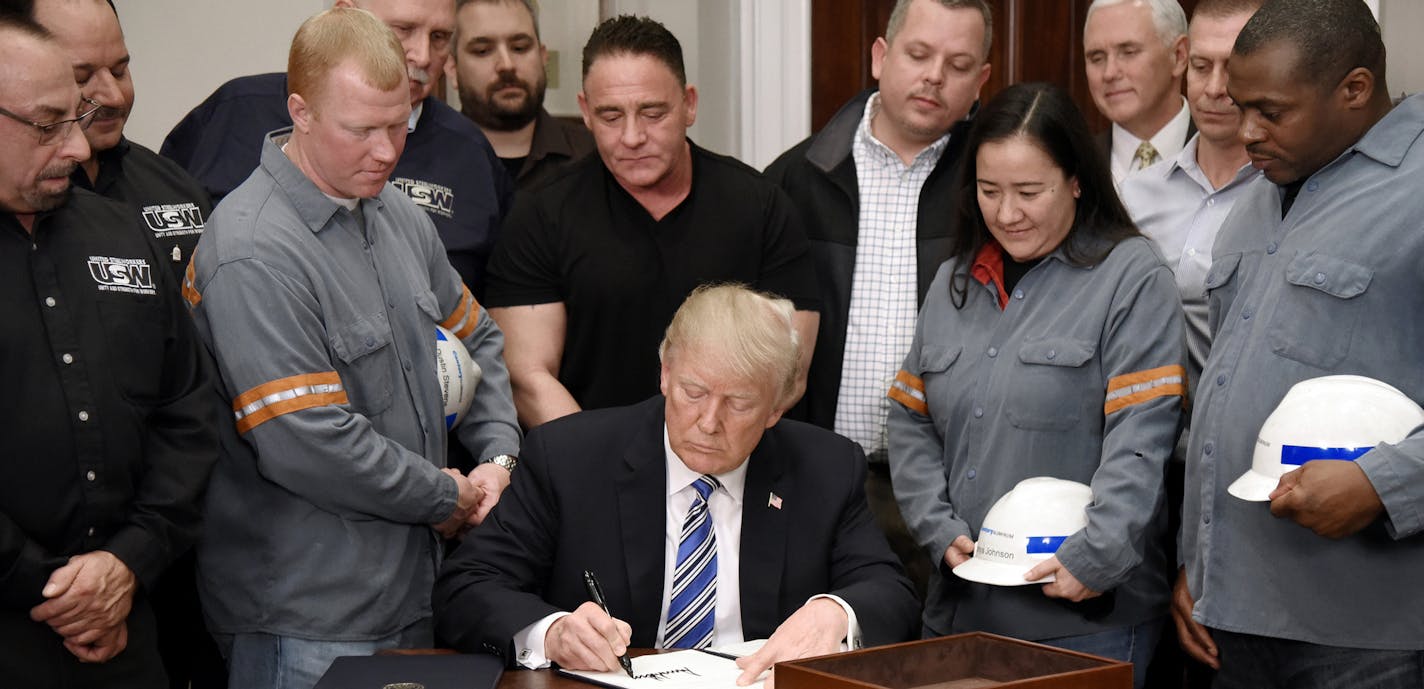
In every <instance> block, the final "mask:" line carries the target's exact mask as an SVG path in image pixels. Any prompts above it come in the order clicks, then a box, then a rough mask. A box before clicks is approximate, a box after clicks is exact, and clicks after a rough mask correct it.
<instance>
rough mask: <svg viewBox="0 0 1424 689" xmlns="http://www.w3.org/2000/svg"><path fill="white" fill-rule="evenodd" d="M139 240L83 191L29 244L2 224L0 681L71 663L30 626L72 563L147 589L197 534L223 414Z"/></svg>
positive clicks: (122, 215)
mask: <svg viewBox="0 0 1424 689" xmlns="http://www.w3.org/2000/svg"><path fill="white" fill-rule="evenodd" d="M148 234H149V233H148V232H147V231H146V230H144V229H141V228H140V227H139V226H136V225H135V218H134V216H133V213H132V211H131V210H130V209H129V207H128V206H126V205H125V204H122V203H118V202H115V201H110V200H107V199H103V198H101V197H99V196H96V195H94V194H91V193H89V192H86V191H83V190H76V191H75V192H74V193H73V195H72V196H71V197H70V200H69V201H68V202H67V203H66V204H65V205H64V206H62V207H61V208H59V209H57V210H54V211H51V212H48V213H44V214H41V215H40V216H39V217H38V218H37V219H36V222H35V233H34V235H33V237H31V236H30V235H29V234H27V233H26V232H25V230H24V228H23V227H22V226H21V225H20V224H19V222H18V221H17V220H16V219H15V217H14V216H13V215H11V214H9V213H0V318H3V319H4V321H5V323H6V326H5V327H4V328H3V329H0V369H3V370H4V371H5V374H6V375H5V378H6V381H5V382H6V386H7V394H5V395H0V602H2V603H3V604H0V638H4V639H5V640H6V641H5V643H4V644H0V676H6V677H12V671H14V672H20V670H16V668H22V669H24V672H25V673H29V672H31V671H34V672H39V671H41V670H43V671H45V672H48V671H50V670H53V671H54V672H56V673H59V672H66V673H67V672H69V670H64V669H63V668H65V667H69V664H70V663H77V661H74V660H73V658H72V657H69V655H68V652H67V651H65V650H64V649H63V647H62V645H61V641H62V639H61V638H60V637H59V636H58V635H57V634H55V633H54V632H52V631H50V629H49V627H48V626H47V625H44V624H41V623H37V622H33V621H31V620H30V619H29V608H30V607H31V606H34V605H38V604H39V603H41V602H43V601H44V598H43V597H42V596H41V594H40V590H41V589H42V588H43V587H44V585H45V582H46V581H47V580H48V579H49V576H50V574H51V573H52V572H53V571H54V570H55V569H56V568H58V567H60V566H61V565H63V564H64V563H65V562H66V560H67V559H68V558H69V556H71V555H76V554H79V553H85V552H89V551H93V550H106V551H109V552H111V553H113V554H114V555H116V556H118V558H119V559H120V560H122V561H123V562H124V563H125V564H126V565H127V566H128V567H129V569H131V570H132V571H133V573H134V575H135V576H136V577H137V579H138V581H139V584H140V589H141V590H146V589H150V588H151V587H152V586H153V584H154V582H155V581H156V580H157V578H158V576H159V574H160V573H161V572H162V571H163V569H164V568H165V567H167V566H168V564H169V563H170V562H172V561H173V560H174V558H176V557H177V556H178V555H179V554H180V553H182V552H183V551H184V550H185V549H187V548H188V547H190V546H191V545H192V543H193V541H194V540H195V539H196V538H197V535H198V527H199V506H198V499H199V496H200V495H201V494H202V492H203V490H204V488H205V487H206V485H207V480H208V474H209V472H210V470H211V468H212V465H213V463H214V462H215V461H216V459H217V433H216V429H217V424H218V423H219V420H220V419H221V418H223V416H222V414H223V410H222V408H221V404H220V401H219V400H218V398H217V396H216V392H214V390H213V388H212V386H211V380H210V377H209V376H210V371H211V369H210V366H209V362H208V360H207V358H206V357H207V353H206V352H205V351H204V350H203V349H202V344H201V343H200V341H199V340H198V339H197V335H196V333H195V332H194V329H193V324H192V320H191V319H190V317H189V316H188V313H187V309H186V307H185V305H184V304H183V301H182V298H181V297H180V296H179V290H178V287H176V286H175V284H174V282H173V278H172V276H171V275H170V274H169V273H168V272H167V271H166V270H165V269H164V266H165V261H164V258H166V257H161V256H159V255H158V254H159V251H160V250H159V249H157V248H156V247H155V246H154V244H153V242H152V238H151V236H146V235H148ZM229 413H230V412H229ZM226 418H227V420H228V422H229V423H231V417H230V416H228V417H226ZM137 610H138V609H137V608H136V611H137ZM144 614H146V608H145V609H144ZM135 622H136V623H142V621H141V620H137V619H136V620H135ZM130 631H131V634H132V632H133V631H134V629H133V628H132V627H131V629H130ZM136 641H142V640H138V639H135V638H134V637H133V636H131V637H130V650H131V651H133V646H134V644H135V642H136ZM150 641H151V639H150ZM128 653H129V651H126V652H125V654H121V655H120V658H122V657H123V656H124V655H126V654H128ZM140 655H141V652H138V651H134V657H135V658H137V657H140ZM66 658H67V660H66ZM52 662H56V663H60V665H59V666H54V667H51V666H49V664H51V663H52ZM70 669H71V670H72V669H73V668H70ZM24 676H27V677H28V676H29V675H28V674H25V675H24ZM67 676H70V675H68V674H56V675H46V677H51V678H59V677H67ZM41 684H43V685H44V686H55V685H57V682H55V683H51V682H49V681H45V682H41ZM36 686H40V684H36Z"/></svg>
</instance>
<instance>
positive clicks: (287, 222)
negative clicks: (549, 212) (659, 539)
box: [183, 7, 519, 689]
mask: <svg viewBox="0 0 1424 689" xmlns="http://www.w3.org/2000/svg"><path fill="white" fill-rule="evenodd" d="M401 52H402V51H401V44H400V43H399V41H398V40H397V38H396V35H395V34H394V33H393V32H392V31H391V30H390V29H389V28H388V27H387V26H386V25H385V24H383V23H382V22H381V21H379V20H378V19H376V18H375V17H373V16H372V15H371V14H370V13H369V12H365V11H362V10H358V9H353V8H348V7H336V8H333V9H331V10H327V11H326V12H323V13H321V14H318V15H316V16H315V17H313V18H311V19H309V20H307V21H306V22H305V23H304V24H302V27H301V28H300V29H299V30H298V31H297V34H296V36H295V38H294V39H293V41H292V50H291V53H290V54H291V58H290V59H289V60H288V71H287V77H288V83H289V84H290V87H291V90H292V94H291V96H289V97H288V99H287V107H288V110H289V111H290V114H291V117H292V122H293V126H292V128H291V129H290V130H282V131H277V132H273V133H272V135H270V136H269V137H267V139H266V140H264V141H263V145H262V163H261V165H260V167H258V169H257V170H255V171H253V173H252V175H251V176H250V177H249V178H248V179H247V181H246V182H243V183H242V184H241V185H240V186H238V188H237V189H234V190H233V192H232V193H231V194H229V195H228V196H227V198H225V199H223V202H222V203H220V204H218V207H217V209H216V210H215V211H214V212H213V219H212V223H211V227H209V229H208V232H207V233H206V234H205V235H204V236H203V241H202V243H201V244H199V246H198V252H197V254H195V255H194V257H193V261H192V263H191V264H189V268H188V277H187V279H186V280H185V282H184V288H183V289H184V291H183V294H184V296H185V297H186V298H187V299H188V303H189V304H190V305H191V307H192V310H193V318H194V321H195V322H196V323H197V325H198V332H199V334H200V335H201V336H202V337H203V339H204V340H205V341H206V343H207V345H208V347H209V348H210V349H211V350H212V352H213V355H214V357H215V358H216V359H217V368H218V370H219V372H220V373H221V374H222V380H221V384H220V386H219V387H220V390H221V392H222V395H223V397H224V398H225V399H227V400H229V401H230V402H229V404H230V405H231V406H230V409H231V411H230V412H229V413H230V416H229V417H228V422H227V423H224V424H222V425H221V426H220V427H219V439H220V441H221V451H222V453H221V456H220V457H219V459H218V463H217V467H216V468H215V469H214V470H213V479H212V482H211V484H210V485H209V489H208V502H207V511H206V515H205V516H206V519H207V523H206V524H207V525H206V529H205V532H204V537H203V539H202V541H201V542H200V543H199V544H198V591H199V593H200V594H202V600H203V609H204V612H205V616H206V618H207V620H208V624H209V628H210V629H212V631H213V634H214V636H215V637H216V638H217V641H218V646H219V647H220V648H221V649H223V653H224V655H225V656H226V657H227V659H228V664H229V668H230V674H229V683H230V686H232V687H233V688H234V689H259V688H260V689H310V687H311V686H313V685H314V684H315V683H316V681H317V679H318V678H319V677H320V676H321V674H322V673H323V672H325V671H326V669H327V666H328V665H330V664H331V661H332V659H333V658H335V657H337V656H342V655H369V654H370V653H372V652H374V651H377V650H380V649H385V648H393V647H397V648H412V647H428V646H431V645H433V644H434V637H433V623H432V622H431V609H430V591H431V587H432V586H433V584H434V579H435V569H436V566H437V565H438V564H439V562H440V559H441V556H442V553H443V548H442V542H441V537H445V538H450V537H453V536H455V535H457V534H459V533H462V532H463V531H464V529H466V528H468V527H470V526H472V525H474V524H477V523H479V522H480V521H481V520H482V519H483V518H484V515H485V514H487V513H488V511H489V509H490V508H491V507H493V506H494V503H495V502H496V501H497V500H499V496H500V494H501V492H502V491H503V489H504V487H505V486H507V485H509V477H510V474H509V472H510V470H511V469H513V468H514V465H515V460H514V457H513V455H514V454H515V453H517V452H518V451H519V427H518V424H517V423H516V422H515V416H514V404H513V402H512V400H511V399H510V394H509V378H508V374H507V372H506V371H505V368H504V361H503V358H502V356H501V349H502V344H503V339H502V337H501V336H500V332H499V329H498V327H496V326H495V325H494V322H493V321H492V320H490V318H489V315H488V314H486V313H485V312H484V310H483V309H482V308H480V306H479V304H478V303H476V302H475V300H474V299H473V298H472V297H471V295H470V291H469V289H468V288H464V287H463V286H462V285H461V284H460V277H459V274H458V273H456V272H455V270H454V269H453V268H452V267H451V265H450V263H449V261H448V260H447V259H446V257H445V252H444V251H443V247H442V246H441V245H440V240H439V237H438V236H437V235H436V233H435V227H434V225H433V224H432V223H431V222H430V220H429V219H428V218H427V217H426V214H425V213H424V212H422V211H421V210H420V209H419V208H417V207H416V205H415V204H414V203H412V202H411V201H410V199H409V198H408V197H407V196H406V195H405V194H403V193H402V192H401V191H400V190H399V189H397V188H395V186H394V185H391V184H388V183H387V179H388V178H389V176H390V175H391V172H392V170H393V169H395V166H396V160H397V159H398V158H399V157H400V154H401V148H402V146H403V145H404V144H405V141H406V138H407V137H406V127H407V123H408V122H409V118H410V99H409V97H408V83H409V82H408V79H407V77H406V64H405V58H404V57H403V56H402V55H401ZM437 323H438V324H439V325H441V326H443V327H444V328H446V329H447V330H448V331H449V332H451V333H452V334H453V335H454V336H455V338H457V339H458V340H460V342H461V343H462V344H463V345H464V346H465V347H466V348H467V349H468V350H469V354H470V358H471V359H473V360H474V362H475V363H476V364H477V365H478V366H479V369H480V370H482V371H483V375H482V376H481V377H480V378H479V382H478V383H477V386H476V388H475V395H474V400H473V402H471V404H470V407H469V409H468V410H467V411H466V412H465V415H464V417H463V418H462V419H461V420H460V421H458V422H455V423H454V425H453V427H452V428H451V429H450V430H449V431H448V432H447V431H446V423H447V421H446V419H445V415H444V411H443V407H442V402H443V400H442V395H441V389H440V385H439V383H438V379H437V376H436V370H435V366H436V358H435V356H434V355H433V347H434V336H435V327H436V324H437ZM457 443H458V444H463V445H465V446H467V447H468V448H470V450H471V452H472V454H473V456H476V457H482V458H487V461H485V462H483V463H482V464H480V465H479V466H478V467H476V468H475V469H473V470H471V471H470V472H469V474H468V476H466V475H463V474H462V473H461V472H459V471H457V470H455V469H453V468H447V467H448V464H447V462H446V447H447V445H453V444H457Z"/></svg>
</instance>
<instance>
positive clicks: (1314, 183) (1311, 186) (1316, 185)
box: [1305, 180, 1320, 191]
mask: <svg viewBox="0 0 1424 689" xmlns="http://www.w3.org/2000/svg"><path fill="white" fill-rule="evenodd" d="M1319 188H1320V183H1319V182H1317V181H1315V180H1310V181H1309V182H1307V183H1306V184H1305V190H1306V191H1315V190H1316V189H1319Z"/></svg>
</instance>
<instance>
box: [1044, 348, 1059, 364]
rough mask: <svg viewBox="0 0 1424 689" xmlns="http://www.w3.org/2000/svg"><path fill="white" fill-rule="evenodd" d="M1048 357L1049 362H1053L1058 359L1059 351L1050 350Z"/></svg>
mask: <svg viewBox="0 0 1424 689" xmlns="http://www.w3.org/2000/svg"><path fill="white" fill-rule="evenodd" d="M1046 356H1047V357H1048V360H1049V361H1053V360H1054V359H1057V358H1058V350H1056V349H1050V350H1048V354H1047V355H1046Z"/></svg>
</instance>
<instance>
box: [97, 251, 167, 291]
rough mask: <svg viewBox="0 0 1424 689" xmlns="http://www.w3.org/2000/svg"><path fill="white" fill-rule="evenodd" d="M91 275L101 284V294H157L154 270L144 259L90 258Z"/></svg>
mask: <svg viewBox="0 0 1424 689" xmlns="http://www.w3.org/2000/svg"><path fill="white" fill-rule="evenodd" d="M89 275H90V276H92V277H93V278H94V282H97V283H99V291H101V292H129V293H132V294H157V291H156V290H154V287H153V268H152V267H150V266H149V265H148V261H146V260H144V259H142V258H114V257H112V256H90V257H89Z"/></svg>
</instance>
